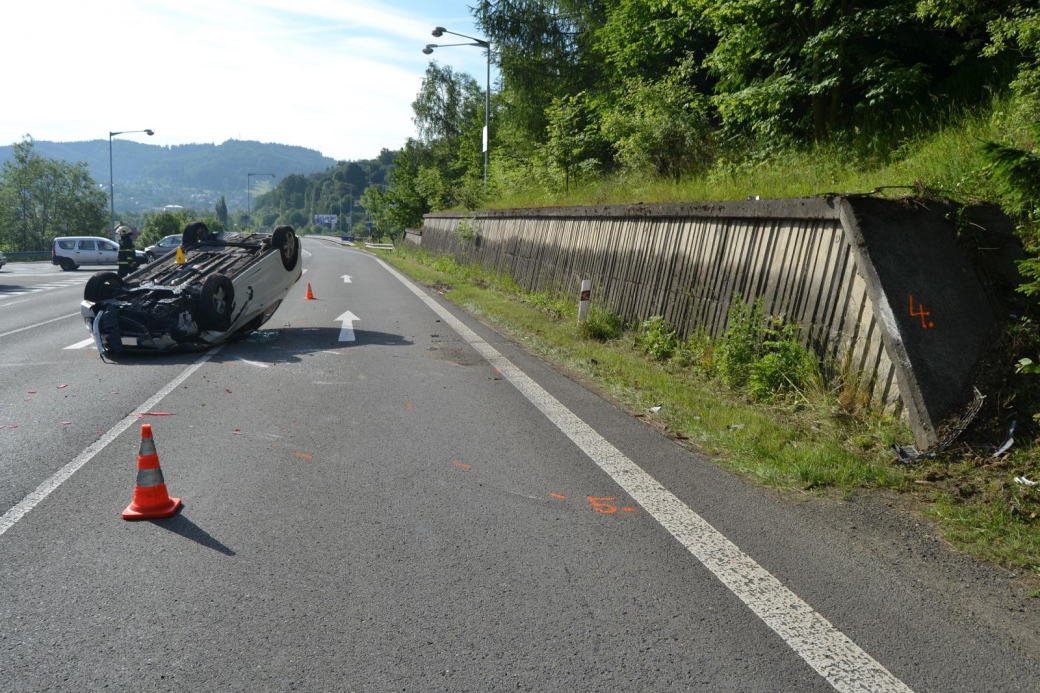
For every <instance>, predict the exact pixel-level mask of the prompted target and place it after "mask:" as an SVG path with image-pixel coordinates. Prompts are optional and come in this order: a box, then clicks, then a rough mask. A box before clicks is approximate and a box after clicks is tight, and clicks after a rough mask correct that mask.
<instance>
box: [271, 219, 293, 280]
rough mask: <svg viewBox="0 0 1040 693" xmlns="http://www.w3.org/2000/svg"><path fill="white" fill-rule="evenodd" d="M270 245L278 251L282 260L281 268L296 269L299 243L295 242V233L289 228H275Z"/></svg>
mask: <svg viewBox="0 0 1040 693" xmlns="http://www.w3.org/2000/svg"><path fill="white" fill-rule="evenodd" d="M271 245H273V246H274V247H275V248H277V249H278V254H279V255H280V256H281V258H282V267H284V268H285V269H287V270H293V269H295V268H296V262H297V261H298V260H299V258H300V243H299V241H297V240H296V233H295V232H294V231H293V228H292V227H291V226H279V227H278V228H276V229H275V230H274V234H273V235H272V237H271Z"/></svg>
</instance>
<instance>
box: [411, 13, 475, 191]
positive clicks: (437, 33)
mask: <svg viewBox="0 0 1040 693" xmlns="http://www.w3.org/2000/svg"><path fill="white" fill-rule="evenodd" d="M432 34H433V36H434V37H435V38H440V37H441V36H444V34H451V35H452V36H461V37H462V38H467V39H469V40H471V41H473V43H447V44H440V45H438V44H436V43H427V44H426V48H423V53H425V54H426V55H429V54H430V53H433V49H434V48H451V47H452V46H476V47H477V48H483V49H485V50H486V51H487V82H486V83H485V84H486V86H485V88H484V135H483V144H484V190H485V191H486V190H487V174H488V134H489V133H488V122H489V118H490V117H491V42H490V41H488V40H487V39H479V38H475V37H473V36H466V35H465V34H457V33H455V32H454V31H448V30H447V29H445V28H444V27H442V26H438V27H434V29H433V32H432Z"/></svg>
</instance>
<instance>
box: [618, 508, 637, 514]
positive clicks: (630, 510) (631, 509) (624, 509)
mask: <svg viewBox="0 0 1040 693" xmlns="http://www.w3.org/2000/svg"><path fill="white" fill-rule="evenodd" d="M621 509H622V510H623V511H625V512H626V513H634V512H635V511H636V509H635V508H621Z"/></svg>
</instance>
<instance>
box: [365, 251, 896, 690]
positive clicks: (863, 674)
mask: <svg viewBox="0 0 1040 693" xmlns="http://www.w3.org/2000/svg"><path fill="white" fill-rule="evenodd" d="M375 259H376V261H377V262H379V264H381V265H383V267H384V268H386V270H387V271H388V272H390V274H392V275H393V276H395V277H397V279H398V280H400V281H401V283H403V284H404V285H405V286H406V287H408V289H410V290H411V291H412V293H414V294H415V295H416V296H418V297H419V298H420V299H421V300H422V301H423V302H424V303H426V305H428V306H429V307H430V308H431V309H432V310H433V311H434V312H435V313H437V315H439V316H440V318H441V319H442V320H443V321H444V322H445V323H446V324H447V325H449V326H450V327H451V328H452V329H454V330H455V331H456V332H457V333H458V334H459V335H460V336H461V337H462V338H463V339H464V340H466V341H467V342H468V343H469V344H470V346H472V347H473V348H474V349H475V350H476V351H477V352H478V353H479V354H480V355H481V356H483V357H484V358H485V359H486V360H487V361H488V363H490V364H491V365H492V366H493V367H495V368H497V369H498V370H499V371H501V373H502V375H503V376H504V377H506V378H507V379H508V380H509V381H510V382H511V383H512V384H513V386H514V387H516V389H517V390H519V391H520V392H521V393H522V394H523V395H524V397H526V398H527V399H528V400H529V401H530V402H531V403H532V404H534V406H536V407H537V408H538V409H539V410H540V411H541V412H542V413H543V414H545V416H546V417H547V418H548V419H549V420H550V421H552V422H553V423H554V424H555V425H556V427H557V428H559V429H560V430H561V431H562V432H563V433H564V434H565V435H566V436H567V437H568V438H570V439H571V441H573V442H574V444H575V445H577V446H578V448H580V449H581V450H582V451H583V452H584V453H585V454H586V455H588V456H589V458H590V459H591V460H592V461H593V462H595V463H596V464H597V465H598V466H599V467H600V468H601V469H602V470H603V471H605V472H606V473H607V474H608V475H609V476H610V477H611V478H612V479H613V480H614V482H615V483H617V484H618V485H619V486H620V487H621V488H623V489H624V490H625V492H626V493H628V494H629V495H630V496H631V497H632V498H633V500H635V501H636V502H637V503H639V504H640V505H641V506H643V508H645V509H646V511H647V512H648V513H649V514H650V515H651V516H652V517H653V518H654V519H655V520H657V522H659V523H660V524H661V526H663V527H664V528H665V529H667V530H668V532H669V533H671V535H672V536H673V537H675V538H676V539H677V540H678V541H679V542H680V543H681V544H682V545H683V546H684V547H686V550H687V551H689V552H690V553H691V554H692V555H693V556H694V557H695V558H697V560H699V561H700V562H701V563H702V564H703V565H704V566H705V567H706V568H707V569H708V570H710V571H711V572H712V573H713V574H714V575H715V577H717V578H718V579H719V580H720V581H721V582H722V584H724V585H725V586H726V587H727V588H728V589H729V590H730V591H732V592H733V593H734V594H735V595H737V597H739V598H740V600H741V601H742V602H744V604H746V605H747V606H748V608H750V609H751V611H752V612H754V613H755V615H756V616H758V617H759V618H760V619H762V621H764V622H765V624H766V625H768V626H769V627H770V628H771V629H773V631H774V632H776V634H777V635H779V636H780V637H781V638H783V640H784V642H786V643H787V645H788V646H789V647H790V648H791V649H793V650H794V651H795V652H796V653H797V654H798V655H799V656H800V657H801V658H802V659H804V660H805V661H806V662H807V663H808V664H809V666H811V667H812V668H813V669H815V670H816V672H817V673H819V674H820V675H821V676H822V677H823V678H825V679H826V680H827V682H828V683H830V684H831V686H833V687H834V688H835V689H836V690H838V691H841V692H842V693H852V692H853V691H883V692H886V693H887V692H892V693H895V692H899V693H908V692H909V691H910V688H909V687H908V686H907V685H906V684H904V683H903V682H902V681H900V680H899V679H898V678H896V677H895V676H894V675H893V674H892V673H891V672H889V671H888V669H886V668H885V667H884V666H882V665H881V664H880V663H879V662H878V661H877V660H875V659H874V658H873V657H871V656H870V655H869V654H867V653H866V652H865V651H864V650H863V649H861V648H860V647H859V646H858V645H857V644H856V643H854V642H852V640H851V639H849V638H848V637H847V636H846V635H845V634H844V633H842V632H841V631H839V630H838V629H837V628H835V627H834V626H833V625H831V623H830V622H829V621H827V619H825V618H824V617H823V616H821V615H820V614H818V613H816V611H814V610H813V608H812V607H811V606H809V604H807V603H806V602H805V601H803V600H802V599H801V598H800V597H799V596H798V595H796V594H795V593H794V592H792V591H791V590H789V589H788V588H787V587H785V586H784V585H783V583H781V582H780V581H779V580H777V579H776V578H775V577H773V575H772V574H771V573H770V572H769V571H767V570H766V569H765V568H763V567H762V566H760V565H759V564H758V563H756V562H755V561H754V560H753V559H752V558H751V557H750V556H748V555H747V554H745V553H744V552H743V551H741V550H740V548H739V547H738V546H737V545H736V544H734V543H733V542H731V541H730V540H729V539H727V538H726V537H725V536H724V535H723V534H722V533H721V532H719V531H718V530H717V529H715V528H714V527H712V526H711V525H710V524H709V523H708V522H707V521H706V520H705V519H704V518H702V517H701V516H700V515H698V514H697V513H696V512H694V511H693V510H692V509H691V508H690V507H689V506H687V505H686V504H685V503H683V502H682V501H681V500H679V498H678V497H677V496H675V495H674V494H673V493H672V492H671V491H669V490H668V489H666V488H664V487H663V486H662V485H661V484H659V483H658V482H657V481H656V480H655V479H654V478H653V477H652V476H650V475H649V474H647V473H646V472H645V471H643V469H642V468H640V467H639V466H638V465H637V464H636V463H635V462H633V461H632V460H630V459H629V458H628V457H626V456H625V455H624V454H623V453H622V452H621V451H620V450H618V449H617V448H615V447H614V446H613V445H611V444H610V443H609V442H608V441H607V440H606V439H605V438H603V437H602V436H601V435H600V434H599V433H597V432H596V431H595V430H593V428H592V427H591V426H589V425H588V424H587V423H585V422H584V421H583V420H582V419H580V418H579V417H578V416H577V415H576V414H574V413H573V412H571V411H570V410H569V409H567V407H565V406H564V405H563V404H561V403H560V401H559V400H557V399H556V398H555V397H553V396H552V395H550V394H549V393H548V392H547V391H546V390H545V389H544V388H542V386H540V385H539V384H538V383H536V382H535V381H534V380H532V379H531V378H530V377H529V376H528V375H527V374H526V373H524V372H523V371H521V370H520V369H519V368H517V367H516V366H515V365H513V363H512V362H511V361H509V360H508V359H507V358H505V357H504V356H502V354H500V353H499V352H498V351H497V350H495V348H494V347H492V346H491V345H490V344H488V343H487V342H485V341H484V340H483V339H482V338H481V337H480V336H479V335H478V334H477V333H476V332H474V331H473V330H471V329H469V328H468V327H467V326H466V325H464V324H463V323H462V322H460V321H459V320H458V319H457V318H456V317H455V316H454V315H452V314H451V313H450V312H448V311H447V310H445V309H444V308H443V307H441V305H440V304H438V303H437V302H436V301H434V300H433V299H432V298H430V297H429V296H427V295H426V294H425V293H423V292H422V290H421V289H419V288H418V287H416V286H415V284H413V283H412V282H411V281H409V280H408V279H407V278H406V277H405V276H404V275H402V274H400V273H399V272H397V270H395V269H393V268H392V267H390V266H389V265H387V264H386V263H385V262H383V261H382V260H380V259H378V258H375Z"/></svg>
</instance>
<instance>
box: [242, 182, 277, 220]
mask: <svg viewBox="0 0 1040 693" xmlns="http://www.w3.org/2000/svg"><path fill="white" fill-rule="evenodd" d="M253 176H271V178H274V174H273V173H247V174H246V219H248V220H249V228H252V227H253V216H252V210H251V209H250V204H249V203H250V200H249V190H250V188H249V179H250V178H252V177H253Z"/></svg>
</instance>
